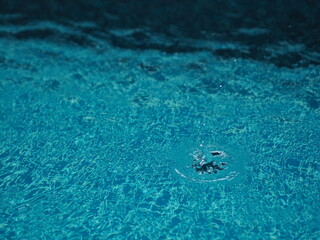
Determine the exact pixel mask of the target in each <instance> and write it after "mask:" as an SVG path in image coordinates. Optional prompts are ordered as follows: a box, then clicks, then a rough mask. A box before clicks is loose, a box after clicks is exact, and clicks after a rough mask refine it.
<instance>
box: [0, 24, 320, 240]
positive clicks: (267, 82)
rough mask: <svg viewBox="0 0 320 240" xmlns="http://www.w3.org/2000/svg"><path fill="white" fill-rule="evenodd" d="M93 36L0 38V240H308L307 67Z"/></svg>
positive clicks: (313, 101)
mask: <svg viewBox="0 0 320 240" xmlns="http://www.w3.org/2000/svg"><path fill="white" fill-rule="evenodd" d="M54 27H55V28H59V26H54ZM7 31H13V30H10V29H7ZM94 41H96V46H95V47H92V48H81V47H79V46H72V45H64V44H57V43H54V42H50V41H42V40H34V39H29V40H21V41H19V40H13V39H5V38H2V39H1V40H0V49H1V50H0V56H1V59H0V112H1V114H0V122H1V124H0V128H1V132H0V196H1V198H0V201H1V203H0V238H1V239H317V238H320V228H319V226H320V219H319V212H320V205H319V202H320V198H319V186H320V184H319V180H320V174H319V155H320V139H319V135H320V127H319V120H320V118H319V114H320V111H319V101H320V100H319V90H320V85H319V82H320V77H319V76H320V68H319V67H316V66H312V65H311V66H309V67H305V68H295V69H287V68H278V67H276V66H274V65H271V64H268V63H261V62H255V61H251V60H243V59H228V60H222V59H217V58H215V57H213V56H212V54H210V53H209V52H206V51H204V52H198V53H179V54H165V53H162V52H159V51H151V50H150V51H139V50H136V51H134V50H123V49H122V50H121V49H117V48H114V47H111V46H110V45H108V44H106V43H102V42H99V40H97V39H94ZM159 41H160V40H159ZM197 44H205V43H197ZM220 45H221V43H220ZM213 47H214V46H213ZM199 149H211V150H212V149H214V150H221V151H224V152H226V153H227V154H228V157H227V158H226V160H227V161H228V169H225V170H223V171H220V172H219V173H217V174H213V175H203V176H200V175H198V174H197V173H195V172H193V170H192V168H188V167H187V166H190V165H191V164H192V163H193V161H192V156H191V155H190V154H192V153H193V152H194V151H196V150H199ZM175 169H177V170H178V171H180V172H181V173H183V174H184V175H186V176H188V177H190V178H194V179H200V180H214V179H218V178H224V177H226V176H227V175H228V174H229V173H230V172H236V173H237V175H236V177H234V178H233V179H232V180H230V179H228V180H230V181H228V180H225V181H218V182H208V183H199V182H194V181H190V180H188V179H186V178H183V177H181V176H180V175H179V174H177V172H176V171H175Z"/></svg>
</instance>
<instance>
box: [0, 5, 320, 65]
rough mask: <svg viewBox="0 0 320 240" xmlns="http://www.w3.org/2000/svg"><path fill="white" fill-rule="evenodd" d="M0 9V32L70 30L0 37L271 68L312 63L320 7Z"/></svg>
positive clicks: (319, 49) (319, 34)
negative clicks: (204, 54) (201, 55)
mask: <svg viewBox="0 0 320 240" xmlns="http://www.w3.org/2000/svg"><path fill="white" fill-rule="evenodd" d="M0 4H1V9H0V23H1V25H2V26H12V25H14V26H17V25H18V26H22V25H32V24H34V23H37V22H43V21H50V22H54V23H57V24H60V25H62V26H67V27H72V28H76V30H77V33H65V32H61V31H59V30H57V29H55V30H52V29H48V28H46V27H40V26H39V27H38V28H33V29H27V30H26V29H22V30H20V31H18V32H9V31H5V30H0V37H2V38H3V37H12V38H16V39H28V38H36V39H49V40H53V41H62V42H65V43H72V44H77V45H80V46H84V47H94V46H95V45H96V44H97V43H95V41H94V40H92V37H95V38H97V39H99V40H102V41H107V42H108V43H110V44H112V45H113V46H116V47H119V48H124V49H140V50H150V49H152V50H159V51H163V52H166V53H176V52H195V51H210V52H211V53H212V54H213V55H214V56H218V57H220V58H245V59H252V60H256V61H262V62H268V63H272V64H274V65H276V66H278V67H287V68H295V67H306V66H309V65H311V64H315V65H319V63H320V56H319V52H320V44H319V43H320V42H319V39H320V30H319V29H320V28H319V23H320V2H317V1H312V0H304V1H290V0H286V1H280V0H274V1H250V0H240V1H201V0H196V1H191V0H186V1H183V2H181V1H168V0H162V1H160V0H156V1H133V0H126V1H116V0H108V1H101V0H100V1H94V2H92V1H88V0H78V1H72V2H64V1H61V0H60V1H53V0H49V1H42V0H38V1H33V3H32V4H30V5H26V4H21V2H20V1H15V0H13V1H5V0H0ZM191 6H192V7H191ZM81 23H82V24H81ZM83 23H84V24H83ZM85 23H86V24H85ZM114 30H116V31H117V32H115V31H114ZM119 31H120V32H121V33H120V34H119ZM190 40H191V42H192V40H197V41H198V42H199V41H200V42H207V43H216V44H217V47H215V48H212V47H210V46H208V44H207V45H201V44H194V43H193V44H191V43H190ZM228 44H229V45H230V44H231V45H232V47H230V46H229V45H228ZM227 45H228V46H227Z"/></svg>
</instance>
